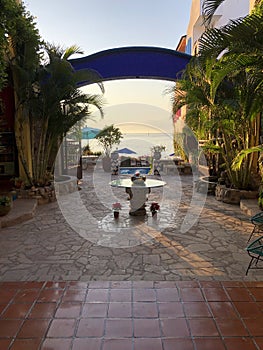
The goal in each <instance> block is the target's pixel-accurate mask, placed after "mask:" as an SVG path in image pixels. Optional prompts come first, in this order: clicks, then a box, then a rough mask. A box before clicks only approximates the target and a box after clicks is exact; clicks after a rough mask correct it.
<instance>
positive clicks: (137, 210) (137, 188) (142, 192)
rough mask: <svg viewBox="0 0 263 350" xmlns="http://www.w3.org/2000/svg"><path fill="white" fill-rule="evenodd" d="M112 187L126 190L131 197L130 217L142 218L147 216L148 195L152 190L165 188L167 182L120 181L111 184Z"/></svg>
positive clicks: (150, 180) (152, 180) (148, 180)
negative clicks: (146, 203)
mask: <svg viewBox="0 0 263 350" xmlns="http://www.w3.org/2000/svg"><path fill="white" fill-rule="evenodd" d="M110 185H111V186H112V187H119V188H125V189H126V192H127V193H128V194H129V195H130V208H131V209H130V212H129V214H130V215H134V216H142V215H145V214H146V210H145V202H146V200H147V194H148V193H150V191H151V188H157V187H163V186H165V185H166V182H164V181H161V180H154V179H146V180H145V181H143V180H142V181H139V182H137V181H136V180H135V181H132V180H131V179H118V180H113V181H111V182H110Z"/></svg>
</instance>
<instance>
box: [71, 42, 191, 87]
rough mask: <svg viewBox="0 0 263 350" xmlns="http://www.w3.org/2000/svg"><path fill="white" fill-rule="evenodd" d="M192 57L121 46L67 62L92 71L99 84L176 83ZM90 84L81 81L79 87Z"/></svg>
mask: <svg viewBox="0 0 263 350" xmlns="http://www.w3.org/2000/svg"><path fill="white" fill-rule="evenodd" d="M191 57H192V56H190V55H187V54H185V53H182V52H179V51H175V50H171V49H166V48H160V47H121V48H114V49H109V50H105V51H101V52H98V53H95V54H92V55H89V56H86V57H82V58H76V59H71V60H69V62H70V63H71V65H72V66H73V68H74V69H75V70H76V71H78V70H81V69H89V70H94V71H95V72H97V73H98V74H99V75H100V76H101V81H106V80H117V79H136V78H137V79H161V80H170V81H176V80H178V79H180V77H181V74H182V71H183V70H184V69H185V67H186V65H187V64H188V63H189V61H190V59H191ZM90 83H91V82H89V81H81V82H79V86H84V85H88V84H90Z"/></svg>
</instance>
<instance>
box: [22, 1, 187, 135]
mask: <svg viewBox="0 0 263 350" xmlns="http://www.w3.org/2000/svg"><path fill="white" fill-rule="evenodd" d="M191 3H192V0H165V1H161V0H96V1H93V0H75V1H72V0H45V1H43V0H24V4H25V6H26V8H27V9H28V11H29V12H30V13H31V14H32V15H33V16H34V17H35V21H36V26H37V28H38V29H39V32H40V35H41V37H42V38H43V39H44V40H45V41H47V42H50V43H55V44H56V45H60V46H63V47H69V46H71V45H73V44H76V45H78V46H79V47H80V48H81V49H82V50H83V51H84V55H82V56H78V57H84V56H87V55H90V54H93V53H96V52H99V51H103V50H106V49H110V48H116V47H124V46H156V47H163V48H169V49H175V48H176V47H177V44H178V43H179V40H180V38H181V36H183V35H185V34H186V30H187V26H188V22H189V18H190V8H191ZM172 86H173V83H171V82H168V81H159V80H140V79H139V80H138V79H136V80H132V79H128V80H115V81H110V82H104V87H105V94H104V101H105V104H104V112H105V116H104V119H103V120H101V119H100V117H99V114H98V113H96V112H94V113H93V114H92V116H93V119H94V120H88V121H87V125H89V126H92V127H97V128H103V127H104V126H105V125H110V124H115V125H123V126H124V125H126V129H127V125H132V129H131V131H130V132H140V130H141V124H142V123H145V124H146V125H151V126H153V127H154V128H157V129H158V128H159V129H161V130H164V131H165V132H171V131H172V113H171V94H167V93H165V91H167V89H169V88H171V87H172ZM83 90H84V91H85V92H86V93H91V94H93V93H100V90H99V88H98V87H97V86H96V85H89V86H86V87H85V88H83ZM136 123H137V124H136ZM128 129H129V128H128ZM127 132H129V130H128V131H127Z"/></svg>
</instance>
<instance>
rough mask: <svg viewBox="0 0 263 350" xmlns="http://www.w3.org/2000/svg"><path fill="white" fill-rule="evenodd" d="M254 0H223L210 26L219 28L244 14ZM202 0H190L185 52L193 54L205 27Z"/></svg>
mask: <svg viewBox="0 0 263 350" xmlns="http://www.w3.org/2000/svg"><path fill="white" fill-rule="evenodd" d="M252 2H255V0H225V1H224V2H223V3H222V5H221V6H220V7H219V8H218V9H217V11H216V13H215V15H214V17H213V19H212V22H211V26H213V27H216V28H219V27H222V26H223V25H225V24H227V23H228V22H229V20H231V19H236V18H239V17H244V16H246V15H247V14H248V13H249V11H250V7H251V6H252V5H253V4H252ZM202 5H203V0H192V6H191V13H190V20H189V24H188V28H187V36H186V52H187V53H188V54H192V55H193V54H194V53H195V50H197V46H198V39H199V38H200V36H201V35H202V34H203V32H204V30H205V27H204V24H203V15H202Z"/></svg>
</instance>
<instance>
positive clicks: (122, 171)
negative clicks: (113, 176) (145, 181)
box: [119, 167, 151, 175]
mask: <svg viewBox="0 0 263 350" xmlns="http://www.w3.org/2000/svg"><path fill="white" fill-rule="evenodd" d="M137 170H138V171H139V172H140V173H141V174H148V173H149V171H150V170H151V168H150V167H121V168H119V174H120V175H133V174H134V173H135V171H137Z"/></svg>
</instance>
